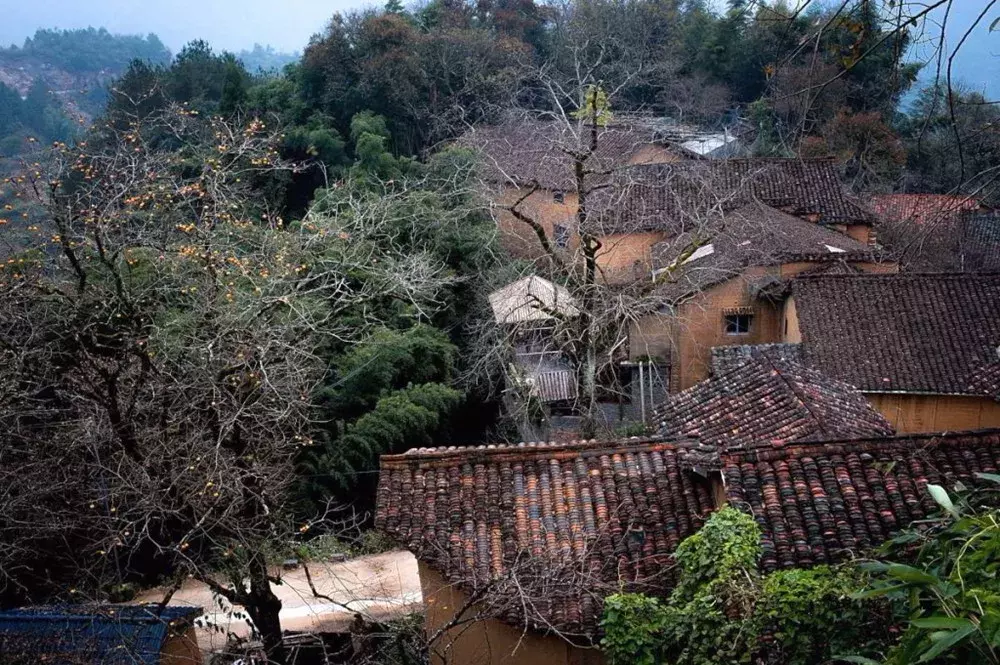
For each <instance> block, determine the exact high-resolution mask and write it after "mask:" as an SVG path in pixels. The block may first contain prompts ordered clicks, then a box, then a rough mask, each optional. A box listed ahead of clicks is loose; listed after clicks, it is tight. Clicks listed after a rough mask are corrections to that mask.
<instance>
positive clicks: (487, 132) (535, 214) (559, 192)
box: [461, 118, 698, 259]
mask: <svg viewBox="0 0 1000 665" xmlns="http://www.w3.org/2000/svg"><path fill="white" fill-rule="evenodd" d="M584 138H586V136H585V137H584ZM461 143H462V144H463V145H466V146H470V147H473V148H475V149H476V150H477V151H478V152H479V154H480V157H481V160H480V167H481V168H480V172H481V174H482V177H483V179H484V181H485V184H486V185H487V186H488V188H489V192H488V193H489V195H490V197H491V198H492V201H493V204H494V205H495V206H496V208H497V223H498V226H499V230H500V237H501V242H502V243H503V245H504V247H505V248H506V249H507V250H508V251H509V252H511V253H512V254H513V255H514V256H517V257H521V258H532V259H536V258H539V257H542V256H543V255H544V252H543V250H542V247H541V244H540V242H539V239H538V237H537V235H536V233H535V231H534V230H533V229H531V228H530V227H529V226H528V225H527V224H525V223H524V222H523V221H520V220H518V219H516V218H515V217H514V216H513V215H512V214H511V213H510V212H509V211H508V210H505V208H506V207H509V206H512V205H514V204H515V203H516V202H518V201H520V204H519V205H518V210H520V211H521V212H523V213H524V214H525V215H527V216H529V217H530V218H531V219H533V220H535V221H536V222H537V223H538V224H539V226H540V228H541V230H542V231H543V232H544V234H545V236H546V237H547V238H548V239H549V241H550V242H551V243H552V245H553V246H554V247H555V248H556V249H559V250H567V251H572V250H573V249H575V248H576V247H577V246H578V245H579V234H578V233H577V230H576V213H577V205H578V192H577V191H576V190H577V183H576V179H575V176H574V163H573V158H572V157H571V156H570V152H571V151H574V150H580V149H581V146H580V139H579V137H578V136H576V135H575V134H574V131H573V130H571V128H570V127H568V126H566V125H565V124H563V123H560V122H556V121H541V120H531V119H517V120H509V121H507V122H504V123H501V124H499V125H480V126H478V127H476V128H474V129H473V130H472V131H471V132H469V133H468V134H466V135H465V136H464V137H463V138H462V139H461ZM697 158H698V155H696V154H695V153H693V152H690V151H688V150H685V149H682V148H679V147H677V146H675V145H673V144H672V143H670V142H669V141H667V140H666V139H665V137H664V135H663V132H662V131H661V129H659V128H658V126H657V124H656V123H655V122H653V121H651V120H648V119H643V118H625V119H616V120H614V121H613V122H612V123H611V124H609V125H608V126H606V127H599V128H598V138H597V149H596V150H595V152H594V154H593V155H592V156H591V157H590V158H589V159H588V160H587V169H588V170H589V171H590V173H588V174H587V175H586V176H585V182H586V183H587V186H588V187H594V186H597V185H601V184H604V183H606V182H607V180H608V178H609V177H610V174H611V173H612V172H614V171H615V170H617V169H621V168H623V167H626V166H630V165H639V164H661V163H666V162H677V161H682V160H692V159H697ZM613 240H617V242H612V243H610V244H613V245H615V246H616V247H617V248H618V252H619V253H624V254H627V253H628V248H627V246H625V245H627V244H628V242H627V240H630V239H613ZM642 240H643V239H642V238H638V239H636V242H637V243H638V244H639V245H640V246H641V244H642Z"/></svg>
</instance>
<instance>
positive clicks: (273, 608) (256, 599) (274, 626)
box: [246, 555, 287, 665]
mask: <svg viewBox="0 0 1000 665" xmlns="http://www.w3.org/2000/svg"><path fill="white" fill-rule="evenodd" d="M249 568H250V593H249V595H248V598H247V600H248V602H247V605H246V608H247V612H248V613H249V614H250V618H251V619H253V624H254V626H255V627H256V628H257V632H258V633H260V639H261V641H262V642H263V643H264V653H265V654H266V655H267V662H268V663H276V664H277V665H285V663H286V662H287V654H286V653H285V643H284V641H283V640H282V638H281V619H280V618H279V613H280V612H281V601H280V600H279V599H278V597H277V596H275V595H274V591H272V590H271V581H270V579H268V575H267V562H266V561H264V559H263V557H262V556H260V555H257V556H255V557H254V558H253V560H252V561H251V562H250V566H249Z"/></svg>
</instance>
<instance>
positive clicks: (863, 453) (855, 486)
mask: <svg viewBox="0 0 1000 665" xmlns="http://www.w3.org/2000/svg"><path fill="white" fill-rule="evenodd" d="M722 463H723V476H724V478H725V482H726V495H727V499H728V501H729V502H730V503H731V504H732V505H735V506H737V507H740V508H743V509H745V510H747V511H748V512H750V513H751V514H753V516H754V517H755V518H756V520H757V523H758V524H759V525H760V528H761V531H762V537H761V545H762V547H763V555H762V560H761V567H762V568H763V569H764V570H765V571H772V570H775V569H777V568H787V567H791V566H811V565H816V564H823V563H832V562H837V561H843V560H845V559H849V558H852V557H856V556H859V555H863V554H865V552H866V551H867V550H869V549H870V548H872V547H874V546H877V545H879V544H880V543H882V542H884V541H885V540H887V539H888V538H890V537H892V536H893V535H895V534H896V533H897V532H899V531H900V530H901V529H903V528H906V527H907V526H909V525H910V524H911V523H912V522H914V521H916V520H921V519H924V518H926V517H927V516H928V514H930V513H934V512H937V506H936V504H935V503H934V501H933V500H932V499H931V497H930V496H929V494H928V493H927V491H926V486H927V484H928V483H933V484H937V485H942V486H944V487H945V488H946V489H948V490H949V491H950V490H951V489H952V488H953V487H954V485H955V483H956V482H957V481H961V482H962V483H963V484H966V485H974V484H975V483H976V481H977V478H976V476H975V474H976V473H996V472H997V469H998V467H1000V430H981V431H978V432H965V433H945V434H909V435H900V436H896V437H889V438H880V439H855V440H845V441H838V442H827V443H814V444H795V445H791V446H786V447H780V448H770V449H749V450H730V451H728V452H725V453H723V455H722Z"/></svg>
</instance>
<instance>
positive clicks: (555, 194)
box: [552, 190, 566, 203]
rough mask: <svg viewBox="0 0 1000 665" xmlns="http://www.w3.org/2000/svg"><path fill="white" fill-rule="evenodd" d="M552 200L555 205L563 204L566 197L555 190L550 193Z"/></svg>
mask: <svg viewBox="0 0 1000 665" xmlns="http://www.w3.org/2000/svg"><path fill="white" fill-rule="evenodd" d="M552 200H553V201H555V202H556V203H565V202H566V195H565V194H564V193H562V192H560V191H559V190H556V191H554V192H552Z"/></svg>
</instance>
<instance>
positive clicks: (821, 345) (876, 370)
mask: <svg viewBox="0 0 1000 665" xmlns="http://www.w3.org/2000/svg"><path fill="white" fill-rule="evenodd" d="M782 319H783V322H782V324H781V325H782V332H783V335H782V337H781V341H783V342H788V343H795V344H800V345H801V360H802V362H803V363H804V364H806V365H808V366H809V367H812V368H815V369H817V370H819V371H821V372H823V373H825V374H827V375H828V376H831V377H833V378H836V379H839V380H841V381H844V382H847V383H849V384H851V385H853V386H856V387H857V388H858V389H859V390H861V392H863V393H864V394H865V396H866V397H867V398H868V399H869V401H871V403H872V404H873V405H874V406H875V408H877V409H878V410H879V411H880V412H882V414H883V415H885V417H886V418H887V419H888V421H889V422H890V423H892V425H893V426H894V427H895V428H896V430H897V431H899V432H935V431H944V430H964V429H976V428H980V427H998V426H1000V274H898V275H859V274H853V275H851V274H844V275H819V276H809V277H801V278H799V279H796V280H795V281H794V282H793V283H792V286H791V296H790V297H789V298H788V299H787V301H786V302H785V305H784V310H783V316H782Z"/></svg>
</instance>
